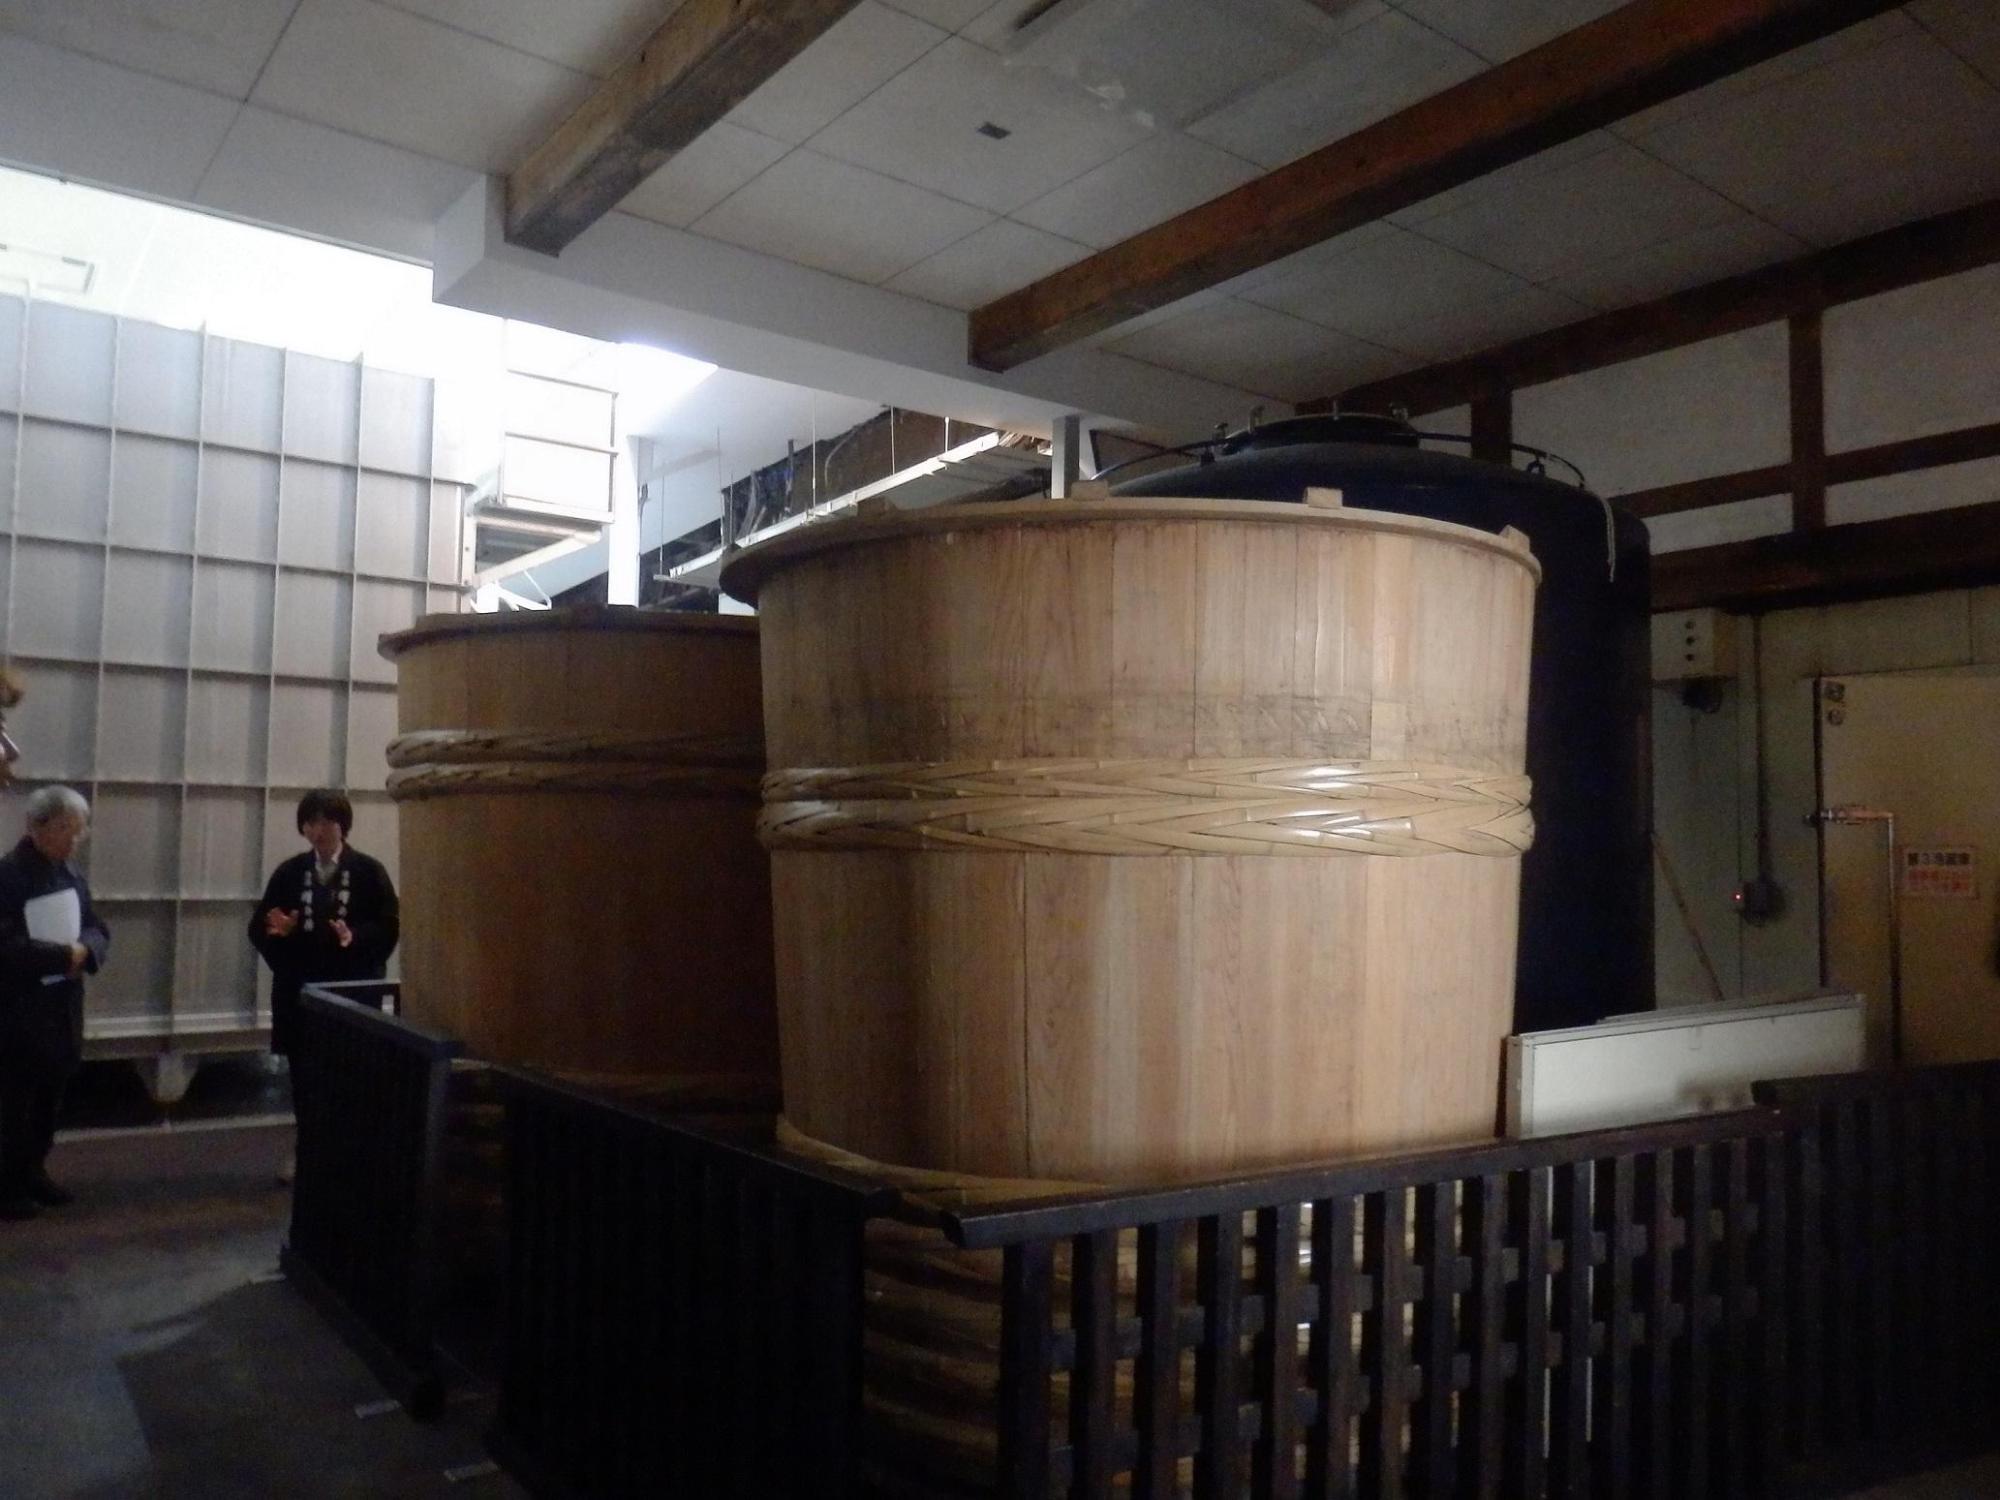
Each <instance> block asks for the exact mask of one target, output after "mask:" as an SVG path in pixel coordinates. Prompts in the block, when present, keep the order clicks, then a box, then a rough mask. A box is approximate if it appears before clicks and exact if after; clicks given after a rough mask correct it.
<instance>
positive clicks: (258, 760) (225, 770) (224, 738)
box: [187, 673, 271, 786]
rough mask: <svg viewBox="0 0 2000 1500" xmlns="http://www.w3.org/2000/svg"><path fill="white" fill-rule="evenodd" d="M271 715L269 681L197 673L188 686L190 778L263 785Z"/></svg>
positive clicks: (201, 781) (230, 783)
mask: <svg viewBox="0 0 2000 1500" xmlns="http://www.w3.org/2000/svg"><path fill="white" fill-rule="evenodd" d="M270 716H271V689H270V685H269V684H268V683H264V682H259V681H256V680H253V679H250V678H245V677H215V676H203V675H201V674H199V673H197V674H196V675H195V677H194V679H193V681H192V682H191V683H190V684H189V691H188V767H187V774H188V777H189V779H190V780H191V781H195V782H200V783H206V784H217V783H219V784H222V785H226V786H238V785H248V786H261V785H263V782H264V765H265V762H264V743H265V740H266V738H267V736H268V735H269V734H270Z"/></svg>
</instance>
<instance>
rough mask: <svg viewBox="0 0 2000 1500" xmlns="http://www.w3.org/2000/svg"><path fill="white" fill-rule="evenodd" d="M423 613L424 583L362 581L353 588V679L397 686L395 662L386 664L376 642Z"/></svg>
mask: <svg viewBox="0 0 2000 1500" xmlns="http://www.w3.org/2000/svg"><path fill="white" fill-rule="evenodd" d="M423 612H424V590H423V586H422V585H421V584H404V583H379V582H375V581H372V580H370V579H365V578H364V579H361V580H359V581H358V582H356V584H355V585H354V658H353V659H354V680H355V681H356V682H357V683H361V682H380V683H386V684H388V685H390V686H392V687H393V686H394V685H395V681H396V666H395V663H393V662H390V661H385V660H384V659H383V657H382V653H381V652H380V651H378V650H377V649H376V643H377V642H378V641H379V640H380V639H381V638H382V637H383V636H384V635H387V634H388V633H389V632H390V631H392V630H404V629H407V628H408V627H409V626H410V625H411V624H412V623H413V622H414V621H415V620H416V618H417V616H418V615H420V614H422V613H423Z"/></svg>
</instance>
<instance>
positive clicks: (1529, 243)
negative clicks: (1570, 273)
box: [1421, 140, 1741, 281]
mask: <svg viewBox="0 0 2000 1500" xmlns="http://www.w3.org/2000/svg"><path fill="white" fill-rule="evenodd" d="M1468 186H1469V187H1470V188H1471V191H1470V192H1469V193H1467V194H1466V195H1465V196H1464V197H1462V198H1461V199H1460V200H1459V202H1458V206H1456V207H1455V208H1452V209H1450V210H1449V211H1447V212H1445V213H1441V214H1438V215H1436V216H1434V217H1427V218H1425V219H1423V220H1422V221H1421V228H1422V231H1423V233H1424V235H1425V236H1426V237H1427V238H1429V239H1434V240H1441V241H1443V242H1444V243H1445V244H1447V245H1455V246H1457V247H1458V248H1459V249H1461V250H1463V251H1465V252H1466V253H1467V254H1469V255H1477V256H1478V257H1479V258H1480V259H1481V260H1485V261H1490V262H1491V263H1492V264H1494V265H1496V266H1499V267H1501V268H1502V269H1503V270H1508V271H1512V272H1513V273H1514V274H1515V275H1517V276H1524V277H1526V278H1527V279H1528V280H1530V281H1546V280H1548V279H1549V278H1550V277H1552V276H1555V275H1557V274H1559V273H1560V272H1562V271H1566V270H1570V269H1573V268H1575V267H1577V266H1580V265H1584V264H1587V263H1589V262H1591V261H1593V260H1605V259H1609V258H1610V257H1611V256H1614V255H1619V254H1623V253H1626V252H1629V251H1634V250H1642V249H1644V248H1645V247H1646V246H1648V245H1651V244H1654V243H1656V242H1657V241H1659V240H1662V239H1665V238H1667V237H1669V236H1671V235H1673V234H1676V233H1680V232H1684V231H1686V230H1690V229H1699V228H1703V227H1705V226H1707V225H1710V224H1719V223H1723V222H1726V221H1728V220H1731V219H1734V218H1737V217H1739V216H1740V214H1741V210H1740V209H1738V208H1736V207H1735V206H1734V205H1733V204H1731V203H1730V202H1729V200H1728V199H1726V198H1724V197H1722V196H1721V195H1720V194H1718V193H1716V192H1714V191H1713V190H1711V189H1709V188H1706V187H1703V186H1702V185H1701V184H1700V183H1698V182H1694V181H1691V180H1690V179H1689V178H1688V177H1686V176H1684V175H1683V174H1681V173H1680V172H1677V171H1675V170H1674V169H1673V168H1672V167H1669V166H1665V165H1663V164H1661V163H1660V162H1659V161H1657V160H1655V159H1654V158H1652V157H1650V156H1648V155H1646V154H1645V153H1643V152H1641V151H1638V150H1635V149H1634V148H1633V147H1632V146H1630V145H1627V144H1626V143H1625V142H1623V141H1618V140H1611V142H1610V146H1609V149H1607V150H1603V151H1598V152H1594V153H1592V154H1591V155H1589V156H1585V157H1582V158H1580V159H1579V160H1576V161H1572V162H1569V163H1567V164H1566V165H1563V166H1560V167H1557V168H1556V169H1555V170H1553V171H1547V172H1542V173H1540V174H1539V175H1536V176H1532V177H1528V178H1526V179H1522V178H1518V177H1513V178H1508V179H1506V180H1504V181H1502V182H1500V183H1496V184H1493V185H1491V186H1489V185H1487V184H1483V183H1482V184H1469V185H1468Z"/></svg>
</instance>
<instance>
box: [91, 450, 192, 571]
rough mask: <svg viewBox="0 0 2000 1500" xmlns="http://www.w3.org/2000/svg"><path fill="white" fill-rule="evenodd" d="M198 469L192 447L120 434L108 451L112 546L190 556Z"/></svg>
mask: <svg viewBox="0 0 2000 1500" xmlns="http://www.w3.org/2000/svg"><path fill="white" fill-rule="evenodd" d="M200 469H201V450H200V449H199V448H197V447H196V446H195V445H194V444H193V443H188V442H177V441H173V440H171V439H167V438H151V437H137V436H134V435H131V434H127V433H120V434H119V436H118V440H117V442H116V443H115V444H114V446H113V449H112V461H111V540H112V541H114V542H123V543H125V544H126V545H128V546H133V547H158V548H161V549H163V550H166V551H169V552H193V551H194V545H195V535H194V511H195V490H196V486H197V481H198V478H199V474H200Z"/></svg>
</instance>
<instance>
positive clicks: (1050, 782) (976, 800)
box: [758, 759, 1534, 857]
mask: <svg viewBox="0 0 2000 1500" xmlns="http://www.w3.org/2000/svg"><path fill="white" fill-rule="evenodd" d="M1528 793H1529V783H1528V778H1527V777H1525V776H1509V775H1503V774H1496V773H1492V772H1482V771H1467V770H1463V769H1458V768H1454V767H1450V766H1431V765H1418V764H1411V763H1407V762H1401V761H1367V760H1356V761H1323V760H1271V759H1214V760H1003V761H962V762H951V763H932V762H922V761H913V762H906V763H901V764H893V765H880V766H857V767H852V768H846V769H832V770H797V771H774V772H772V773H771V774H770V775H768V776H766V777H765V778H764V812H763V815H762V817H760V818H759V819H758V832H759V834H760V835H761V836H762V838H763V840H764V844H765V846H766V847H767V848H770V849H772V850H800V849H967V850H983V851H992V852H1003V853H1004V852H1023V851H1035V850H1042V851H1053V852H1057V853H1070V854H1297V855H1334V854H1379V855H1416V854H1444V853H1458V854H1482V855H1495V856H1501V857H1508V856H1513V855H1518V854H1520V853H1521V852H1522V851H1523V850H1525V849H1526V848H1528V846H1529V845H1530V844H1531V843H1532V842H1533V841H1534V819H1533V816H1532V815H1531V814H1530V812H1529V810H1528Z"/></svg>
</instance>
